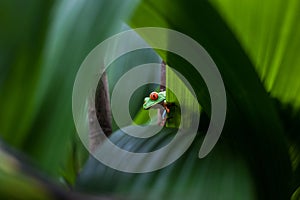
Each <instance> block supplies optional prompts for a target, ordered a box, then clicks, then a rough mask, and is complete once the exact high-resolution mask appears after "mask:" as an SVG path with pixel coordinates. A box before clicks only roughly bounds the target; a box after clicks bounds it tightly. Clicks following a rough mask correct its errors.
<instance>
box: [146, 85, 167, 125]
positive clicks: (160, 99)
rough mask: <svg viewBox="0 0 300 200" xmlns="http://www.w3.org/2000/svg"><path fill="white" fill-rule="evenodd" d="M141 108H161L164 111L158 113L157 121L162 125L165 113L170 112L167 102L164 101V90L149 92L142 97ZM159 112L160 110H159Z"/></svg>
mask: <svg viewBox="0 0 300 200" xmlns="http://www.w3.org/2000/svg"><path fill="white" fill-rule="evenodd" d="M143 108H144V109H145V110H148V109H150V108H154V109H161V108H163V109H164V111H163V113H162V115H160V114H159V115H158V116H159V119H158V121H159V122H158V123H159V124H160V125H161V126H163V125H164V124H165V122H166V120H167V114H168V113H170V108H169V103H167V101H166V91H162V92H151V93H150V95H149V97H145V98H144V104H143ZM159 113H160V112H159Z"/></svg>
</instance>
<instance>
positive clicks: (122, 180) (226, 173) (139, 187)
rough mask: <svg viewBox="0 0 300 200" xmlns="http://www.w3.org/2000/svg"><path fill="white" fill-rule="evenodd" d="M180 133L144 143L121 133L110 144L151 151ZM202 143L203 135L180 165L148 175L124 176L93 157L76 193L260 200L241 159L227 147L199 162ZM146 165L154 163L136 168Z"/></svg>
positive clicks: (164, 134) (167, 132) (169, 131)
mask: <svg viewBox="0 0 300 200" xmlns="http://www.w3.org/2000/svg"><path fill="white" fill-rule="evenodd" d="M132 128H134V127H132ZM148 128H150V129H151V126H149V127H148ZM176 132H177V129H172V128H164V129H163V130H161V131H160V132H159V133H158V134H157V135H155V136H154V137H151V139H140V138H133V137H130V136H128V135H127V134H126V133H123V132H122V131H117V132H115V133H113V134H112V136H111V138H110V139H111V141H112V142H114V143H115V144H116V145H118V146H119V147H120V148H122V149H125V150H127V151H133V152H151V151H154V150H156V149H158V148H161V147H162V146H164V145H166V144H168V143H169V142H170V140H171V139H172V138H173V137H174V135H175V134H176ZM201 143H202V139H201V138H200V136H199V135H198V137H197V139H196V140H195V141H194V143H193V145H192V148H190V149H189V150H188V151H187V152H186V153H185V154H184V155H183V156H182V157H181V158H180V159H178V160H177V161H176V162H174V163H173V164H171V165H170V166H168V167H166V168H164V169H161V170H158V171H156V172H149V173H144V174H134V173H132V174H131V173H124V172H119V171H116V170H114V169H112V168H109V167H107V166H105V165H103V164H102V163H100V162H99V161H97V160H96V159H95V158H93V157H90V159H89V161H88V164H87V165H86V166H85V168H84V170H83V172H82V173H81V174H80V176H79V179H78V180H77V185H76V189H78V190H81V191H89V192H92V193H99V194H101V193H107V194H119V195H122V196H124V197H125V198H129V199H141V198H143V199H172V200H173V199H199V198H201V199H202V198H203V199H214V200H217V199H220V200H221V199H222V200H226V199H228V200H232V199H237V200H238V199H239V200H240V199H256V191H255V190H256V189H255V186H254V181H253V177H252V175H251V172H250V170H249V168H248V167H247V165H246V162H245V160H244V158H242V155H241V154H240V153H239V152H236V151H235V150H233V149H232V147H230V146H229V145H228V143H227V144H225V143H222V144H219V145H218V147H217V148H216V150H215V151H214V152H213V153H212V154H210V155H209V156H208V157H207V158H205V159H199V158H198V157H197V155H198V151H199V147H200V145H201ZM100 148H101V147H100ZM170 153H171V152H170ZM166 156H167V155H166ZM151 162H159V161H157V160H156V161H155V160H151ZM145 164H146V165H147V164H150V163H145V162H143V163H136V165H137V168H138V166H139V165H145ZM151 164H153V163H151ZM100 180H101V181H100ZM100 182H101V184H100Z"/></svg>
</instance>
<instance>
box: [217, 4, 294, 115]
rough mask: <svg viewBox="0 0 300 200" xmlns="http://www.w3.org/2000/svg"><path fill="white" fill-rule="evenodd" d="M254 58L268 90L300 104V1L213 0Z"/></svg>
mask: <svg viewBox="0 0 300 200" xmlns="http://www.w3.org/2000/svg"><path fill="white" fill-rule="evenodd" d="M211 2H212V3H213V5H214V6H215V7H216V8H217V10H218V11H220V13H221V15H222V16H223V18H224V19H225V20H226V22H227V24H228V25H229V27H230V28H231V29H232V30H233V31H234V33H235V34H236V36H237V38H239V41H240V42H241V44H242V45H243V47H244V49H245V50H246V52H247V54H248V55H249V57H250V58H251V60H252V62H253V63H254V66H255V68H256V70H257V72H258V74H259V76H260V78H261V80H262V81H263V82H264V85H265V87H266V89H267V91H270V92H271V95H272V96H274V97H276V98H278V99H279V100H280V101H281V102H283V103H285V104H292V105H293V107H294V108H297V109H298V108H299V106H300V95H299V91H300V79H299V73H300V67H299V65H300V58H299V56H298V54H299V53H298V52H299V50H300V41H299V40H298V39H297V38H298V37H299V36H300V26H299V23H298V19H299V13H300V2H299V1H297V0H288V1H280V0H275V1H273V0H272V1H271V0H266V1H251V0H246V1H235V0H225V1H223V0H211Z"/></svg>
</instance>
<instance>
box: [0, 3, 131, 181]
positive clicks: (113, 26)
mask: <svg viewBox="0 0 300 200" xmlns="http://www.w3.org/2000/svg"><path fill="white" fill-rule="evenodd" d="M53 3H54V6H53V8H52V4H53ZM23 4H24V6H23ZM1 5H3V7H2V6H1V9H3V13H4V16H5V17H6V19H5V18H3V19H4V20H3V21H2V23H3V27H6V28H3V29H2V31H3V33H2V31H1V34H3V35H4V36H5V37H6V38H7V40H8V41H7V42H6V41H5V40H6V38H3V39H4V40H3V41H2V40H1V43H3V45H1V52H5V53H4V54H1V56H4V58H5V59H4V60H3V61H2V60H1V62H2V63H1V71H3V73H5V75H4V74H2V72H1V93H0V105H1V113H0V133H1V135H2V136H3V138H4V139H5V141H7V142H8V143H9V144H11V145H14V146H17V147H18V148H21V149H23V150H25V151H26V152H27V153H29V154H30V155H31V156H32V157H33V158H34V160H36V161H37V163H38V165H40V166H41V167H42V168H43V169H45V170H47V171H48V172H51V173H53V174H56V175H57V174H58V173H59V167H60V165H62V164H63V163H64V162H66V161H67V159H68V156H71V152H70V151H68V148H67V146H68V144H69V141H73V140H74V139H73V138H74V137H75V135H76V131H75V127H74V123H73V118H72V110H71V102H72V99H71V97H72V88H73V82H74V80H75V75H76V72H77V70H78V68H79V66H80V64H81V63H82V61H83V59H84V58H85V56H86V55H87V54H88V53H89V51H91V50H92V49H93V48H94V47H95V46H96V45H97V44H98V43H100V42H101V41H103V40H104V39H105V38H106V37H108V36H110V34H112V33H114V32H116V31H117V30H120V29H121V25H122V22H121V20H120V19H123V17H126V16H128V14H129V13H131V12H132V9H133V8H134V6H135V5H136V2H135V1H134V2H133V1H130V2H129V1H122V2H119V1H89V2H83V1H68V0H65V1H57V2H52V1H51V3H47V2H44V1H41V2H36V1H30V2H28V3H26V5H25V3H22V2H19V1H13V2H11V3H6V2H3V3H1ZM6 8H7V9H6ZM1 19H2V18H1ZM20 19H22V20H20ZM107 19H109V20H107ZM5 23H7V24H5ZM73 176H74V175H73Z"/></svg>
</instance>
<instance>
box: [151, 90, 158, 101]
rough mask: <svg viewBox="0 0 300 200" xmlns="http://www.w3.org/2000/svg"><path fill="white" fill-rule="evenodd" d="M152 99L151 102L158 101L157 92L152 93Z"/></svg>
mask: <svg viewBox="0 0 300 200" xmlns="http://www.w3.org/2000/svg"><path fill="white" fill-rule="evenodd" d="M150 99H151V100H156V99H158V93H157V92H151V94H150Z"/></svg>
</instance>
